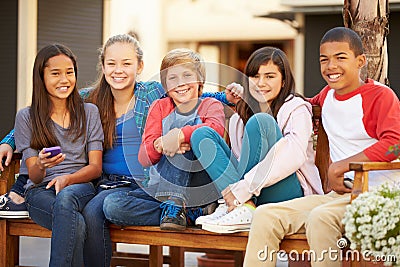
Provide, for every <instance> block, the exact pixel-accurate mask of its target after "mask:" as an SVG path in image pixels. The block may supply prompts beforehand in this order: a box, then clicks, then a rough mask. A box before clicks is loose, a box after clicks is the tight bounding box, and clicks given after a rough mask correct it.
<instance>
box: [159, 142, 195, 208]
mask: <svg viewBox="0 0 400 267" xmlns="http://www.w3.org/2000/svg"><path fill="white" fill-rule="evenodd" d="M196 164H197V165H198V166H199V167H200V164H199V163H198V162H197V161H196V157H195V156H194V154H193V151H191V150H190V151H187V152H186V153H184V154H176V155H175V156H173V157H167V156H165V155H163V156H162V157H161V159H160V161H159V162H158V163H157V165H156V169H157V172H158V174H159V175H160V182H159V184H158V189H157V192H156V198H157V199H159V200H161V201H163V200H165V199H167V198H168V197H170V196H174V197H177V198H180V199H182V200H183V201H184V202H185V203H187V200H188V196H187V192H186V190H187V188H188V186H189V185H190V182H191V178H192V176H193V173H194V172H195V171H196V170H195V169H194V166H195V165H196Z"/></svg>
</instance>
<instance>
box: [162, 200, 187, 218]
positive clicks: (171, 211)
mask: <svg viewBox="0 0 400 267" xmlns="http://www.w3.org/2000/svg"><path fill="white" fill-rule="evenodd" d="M160 208H161V209H162V212H161V219H160V223H161V221H162V220H163V219H164V217H166V216H171V217H177V216H178V213H179V211H180V210H181V209H182V207H180V206H177V205H175V202H174V201H172V200H167V201H164V202H162V203H161V204H160Z"/></svg>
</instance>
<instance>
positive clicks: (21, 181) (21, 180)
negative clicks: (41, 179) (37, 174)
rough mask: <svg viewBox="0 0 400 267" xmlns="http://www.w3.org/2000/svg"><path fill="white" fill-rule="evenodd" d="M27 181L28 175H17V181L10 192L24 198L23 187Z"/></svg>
mask: <svg viewBox="0 0 400 267" xmlns="http://www.w3.org/2000/svg"><path fill="white" fill-rule="evenodd" d="M28 179H29V177H28V175H23V174H20V175H18V177H17V180H16V181H15V183H14V184H13V185H12V187H11V190H10V191H12V192H14V193H16V194H18V195H20V196H21V197H25V188H24V186H25V185H26V183H27V182H28Z"/></svg>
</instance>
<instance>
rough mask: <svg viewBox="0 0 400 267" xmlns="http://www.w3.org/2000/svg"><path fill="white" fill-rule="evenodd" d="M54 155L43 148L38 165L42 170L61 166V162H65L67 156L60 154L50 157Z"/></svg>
mask: <svg viewBox="0 0 400 267" xmlns="http://www.w3.org/2000/svg"><path fill="white" fill-rule="evenodd" d="M51 154H52V152H51V151H48V150H46V148H43V149H42V150H41V151H40V152H39V155H38V158H37V161H36V164H37V165H38V166H39V168H40V169H41V170H43V169H47V168H51V167H54V166H56V165H57V164H59V163H60V162H63V161H64V159H65V154H62V153H61V150H60V153H58V154H57V155H55V156H53V157H50V156H51Z"/></svg>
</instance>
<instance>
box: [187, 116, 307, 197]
mask: <svg viewBox="0 0 400 267" xmlns="http://www.w3.org/2000/svg"><path fill="white" fill-rule="evenodd" d="M281 138H282V133H281V130H280V129H279V127H278V124H277V123H276V121H275V119H274V118H273V117H272V116H270V115H268V114H266V113H257V114H255V115H253V116H252V117H251V118H250V119H249V120H248V122H247V123H246V125H245V128H244V136H243V140H242V150H241V152H240V160H239V161H238V160H237V159H236V158H235V156H234V155H233V153H232V151H231V150H230V148H229V147H228V145H227V144H226V142H225V140H224V139H223V138H222V137H221V136H220V135H219V134H218V133H217V132H215V131H214V130H213V129H211V128H210V127H201V128H198V129H196V130H195V131H194V132H193V134H192V137H191V140H190V142H191V145H192V150H193V153H194V154H195V156H196V157H197V159H198V160H199V161H200V163H201V164H202V165H203V167H204V168H205V169H206V171H207V172H208V174H209V175H210V178H211V179H212V180H213V181H214V183H215V184H216V187H217V188H218V189H219V190H220V191H222V190H223V189H225V188H226V187H227V186H228V185H230V184H233V183H236V182H237V181H239V180H240V179H243V176H244V174H245V173H247V172H248V171H249V170H250V169H252V168H253V167H254V166H255V165H257V164H258V163H259V162H260V161H261V160H263V159H264V158H265V156H266V155H267V153H268V151H269V150H270V149H271V148H272V146H273V145H274V144H275V143H276V142H277V141H278V140H279V139H281ZM301 196H303V190H302V188H301V185H300V182H299V181H298V179H297V176H296V173H293V174H291V175H290V176H288V177H286V178H285V179H283V180H282V181H280V182H279V183H276V184H274V185H272V186H270V187H268V189H267V188H264V189H263V190H262V191H261V194H260V196H258V197H257V200H256V201H255V202H256V204H257V205H260V204H264V203H269V202H278V201H283V200H289V199H292V198H296V197H301ZM266 201H267V202H266Z"/></svg>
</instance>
